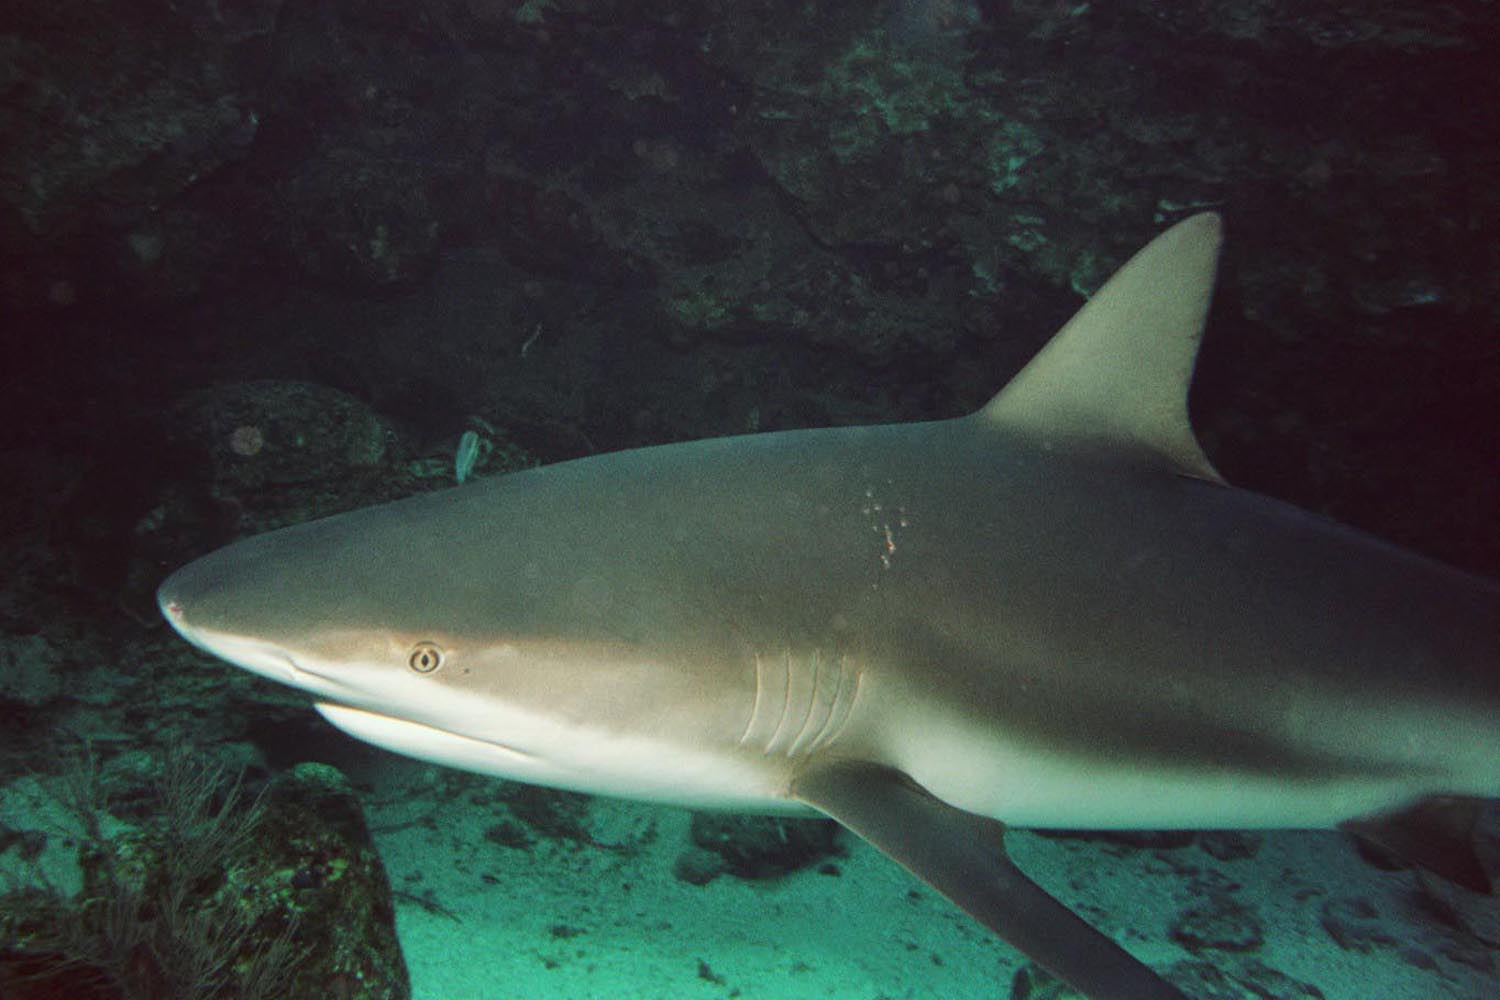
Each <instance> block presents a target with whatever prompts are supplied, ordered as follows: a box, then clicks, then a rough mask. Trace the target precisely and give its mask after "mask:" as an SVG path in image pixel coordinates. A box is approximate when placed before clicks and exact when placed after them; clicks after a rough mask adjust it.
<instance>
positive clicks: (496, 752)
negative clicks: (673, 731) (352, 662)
mask: <svg viewBox="0 0 1500 1000" xmlns="http://www.w3.org/2000/svg"><path fill="white" fill-rule="evenodd" d="M317 709H318V711H319V713H321V714H322V715H323V717H324V718H326V719H327V720H328V721H329V722H331V723H332V724H333V725H335V726H337V727H338V728H339V729H342V730H343V731H344V732H346V733H348V734H349V735H350V736H353V737H355V738H356V739H360V740H364V741H365V742H367V743H373V744H375V745H376V746H380V747H384V748H385V749H387V750H393V751H395V752H396V753H400V754H404V755H406V756H408V757H415V758H417V759H418V760H425V761H429V762H431V763H434V764H441V765H444V766H446V767H456V768H459V769H461V770H465V771H473V772H475V773H478V774H488V775H492V776H494V777H500V778H509V779H511V780H514V781H525V782H530V783H533V784H539V785H549V786H552V787H556V788H566V789H569V790H572V791H577V792H584V793H587V794H589V795H607V796H614V797H617V798H626V799H638V800H642V801H647V802H659V803H662V804H665V805H676V806H683V807H687V808H694V809H723V810H729V811H736V812H753V813H781V814H787V815H798V814H807V813H811V812H813V810H812V809H810V808H809V807H807V806H804V805H801V804H800V803H797V802H794V801H792V800H790V799H788V798H787V797H786V788H787V775H786V774H785V772H784V770H783V769H782V767H780V766H779V764H778V762H777V761H775V760H772V759H769V758H767V759H761V760H758V759H756V758H755V757H754V756H752V755H747V754H743V753H735V752H731V751H729V750H728V748H726V749H725V750H723V751H718V750H714V749H709V748H703V747H699V748H695V747H688V746H683V745H679V744H675V743H673V742H672V741H671V740H670V739H668V738H666V737H661V738H652V737H650V736H643V735H630V736H613V737H603V736H599V735H597V734H587V733H581V732H575V733H572V734H569V736H568V737H567V742H568V747H567V749H566V750H563V751H560V750H558V748H557V747H556V746H554V747H551V748H549V750H548V752H547V753H546V754H531V753H527V752H525V751H522V750H518V749H516V748H513V747H509V746H506V745H504V744H503V743H498V742H490V741H487V740H480V739H474V738H471V737H468V736H461V735H456V734H454V733H449V732H445V731H443V730H441V729H435V728H433V727H430V726H425V725H422V724H420V723H416V722H410V721H407V720H403V719H397V718H394V717H392V716H387V715H380V714H377V713H375V712H367V711H363V710H361V709H357V708H349V707H347V706H343V705H334V704H329V703H319V704H318V705H317Z"/></svg>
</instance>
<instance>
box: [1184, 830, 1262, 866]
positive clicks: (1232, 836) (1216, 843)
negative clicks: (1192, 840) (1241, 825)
mask: <svg viewBox="0 0 1500 1000" xmlns="http://www.w3.org/2000/svg"><path fill="white" fill-rule="evenodd" d="M1196 839H1197V843H1198V846H1199V847H1200V848H1201V849H1202V850H1203V853H1205V854H1207V855H1210V856H1211V857H1215V858H1218V859H1219V860H1220V861H1242V860H1244V859H1246V858H1253V857H1255V855H1256V854H1258V853H1259V852H1260V847H1261V844H1262V843H1263V842H1264V838H1263V837H1262V836H1261V835H1260V834H1258V833H1241V832H1237V831H1233V830H1207V831H1204V832H1203V833H1200V834H1198V836H1197V838H1196Z"/></svg>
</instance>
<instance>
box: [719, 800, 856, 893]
mask: <svg viewBox="0 0 1500 1000" xmlns="http://www.w3.org/2000/svg"><path fill="white" fill-rule="evenodd" d="M838 830H839V827H838V824H837V823H834V822H833V821H831V820H824V819H796V818H793V819H788V818H786V817H781V816H741V815H735V814H730V813H701V812H700V813H694V814H693V826H692V836H693V843H694V844H696V845H698V846H699V847H700V848H703V849H704V850H707V851H712V852H713V853H715V854H717V855H718V856H719V857H720V858H722V859H723V861H724V864H725V866H726V867H727V868H728V870H729V872H730V873H731V874H734V875H736V876H738V877H740V878H748V879H758V878H777V877H779V876H782V875H786V874H787V873H789V872H793V871H797V870H799V869H802V868H807V867H810V866H812V865H816V864H818V863H819V862H821V861H823V860H824V859H825V858H827V857H829V856H830V855H837V854H841V853H842V850H841V848H840V847H839V845H838Z"/></svg>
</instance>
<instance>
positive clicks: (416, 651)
mask: <svg viewBox="0 0 1500 1000" xmlns="http://www.w3.org/2000/svg"><path fill="white" fill-rule="evenodd" d="M406 665H407V666H408V667H411V668H412V669H413V670H415V671H416V672H417V673H419V674H430V673H432V672H433V671H434V670H436V669H437V668H438V667H441V666H442V665H443V651H442V649H441V648H439V646H438V644H437V643H435V642H419V643H417V644H416V645H415V646H413V647H412V648H411V655H409V656H408V657H407V658H406Z"/></svg>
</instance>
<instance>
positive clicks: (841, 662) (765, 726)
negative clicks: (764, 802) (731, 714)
mask: <svg viewBox="0 0 1500 1000" xmlns="http://www.w3.org/2000/svg"><path fill="white" fill-rule="evenodd" d="M754 661H755V688H756V690H755V701H754V703H753V706H752V708H751V714H750V720H749V722H748V723H747V724H746V726H745V731H744V733H743V734H742V735H741V736H740V740H739V743H740V745H741V746H749V747H753V748H755V749H757V750H759V751H760V753H761V754H762V755H763V756H766V757H772V756H776V757H787V758H795V757H803V756H806V755H808V754H810V753H812V752H813V751H815V750H817V749H818V748H819V747H821V746H823V745H824V744H826V743H828V741H829V740H831V739H833V738H834V737H835V736H836V735H837V734H838V732H839V730H840V729H842V728H843V725H844V723H845V721H847V719H848V718H849V713H850V712H851V711H852V709H853V707H854V701H855V698H856V696H857V694H858V692H859V686H860V684H859V682H860V677H859V671H858V670H857V669H855V668H854V667H853V665H852V664H851V663H850V661H849V659H848V657H846V656H844V655H837V654H836V655H832V656H829V655H826V654H825V653H824V652H823V651H822V650H819V649H814V650H811V651H808V652H805V653H802V652H797V651H793V650H792V649H785V650H783V651H782V652H781V654H780V655H770V656H767V655H763V654H759V653H757V654H756V655H755V657H754ZM778 666H779V667H780V668H781V670H780V672H779V675H778V672H777V670H776V667H778Z"/></svg>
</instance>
